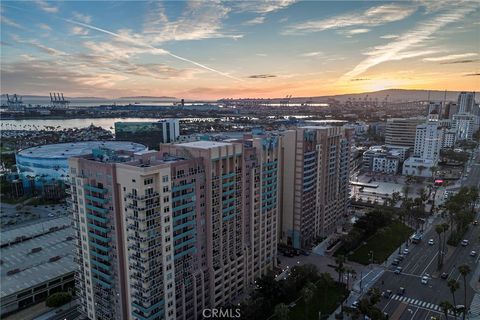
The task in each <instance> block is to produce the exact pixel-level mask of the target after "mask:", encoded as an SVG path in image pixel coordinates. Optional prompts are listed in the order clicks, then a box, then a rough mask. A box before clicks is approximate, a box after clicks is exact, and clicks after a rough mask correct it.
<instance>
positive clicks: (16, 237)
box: [0, 218, 77, 318]
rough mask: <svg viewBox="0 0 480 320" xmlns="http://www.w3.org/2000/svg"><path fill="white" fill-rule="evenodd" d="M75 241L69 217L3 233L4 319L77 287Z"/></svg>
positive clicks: (0, 250) (1, 297)
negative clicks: (53, 295)
mask: <svg viewBox="0 0 480 320" xmlns="http://www.w3.org/2000/svg"><path fill="white" fill-rule="evenodd" d="M73 240H74V238H73V230H72V227H71V220H70V219H69V218H57V219H52V220H48V221H43V222H40V223H34V224H31V225H28V226H24V227H18V228H15V229H11V230H8V231H2V237H1V242H0V243H1V245H0V255H1V263H0V281H1V284H2V290H1V291H0V305H1V306H2V307H1V308H0V310H1V316H2V318H3V317H4V316H6V315H8V314H11V313H13V312H16V311H18V310H20V309H23V308H26V307H29V306H31V305H33V304H37V303H39V302H41V301H44V300H45V299H47V298H48V297H49V296H50V295H51V294H53V293H55V292H58V291H70V290H73V288H74V283H75V280H74V274H75V270H76V268H77V265H76V263H75V262H74V254H73V250H74V241H73Z"/></svg>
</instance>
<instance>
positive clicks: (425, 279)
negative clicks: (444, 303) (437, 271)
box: [422, 276, 428, 284]
mask: <svg viewBox="0 0 480 320" xmlns="http://www.w3.org/2000/svg"><path fill="white" fill-rule="evenodd" d="M427 283H428V277H427V276H423V277H422V284H427Z"/></svg>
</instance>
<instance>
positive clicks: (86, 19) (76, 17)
mask: <svg viewBox="0 0 480 320" xmlns="http://www.w3.org/2000/svg"><path fill="white" fill-rule="evenodd" d="M72 15H73V19H74V20H77V21H80V22H83V23H91V22H92V17H91V16H87V15H85V14H82V13H79V12H76V11H74V12H73V13H72Z"/></svg>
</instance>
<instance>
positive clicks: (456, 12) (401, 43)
mask: <svg viewBox="0 0 480 320" xmlns="http://www.w3.org/2000/svg"><path fill="white" fill-rule="evenodd" d="M448 9H449V10H446V12H445V13H442V14H439V15H437V16H436V17H433V18H431V19H428V20H427V21H426V22H422V23H420V24H418V25H417V26H416V27H415V28H413V29H412V30H410V31H407V32H405V33H404V34H402V35H401V36H400V37H398V38H397V39H396V40H394V41H392V42H390V43H388V44H386V45H382V46H378V47H375V48H373V49H371V50H370V51H368V52H366V53H364V54H365V55H367V56H368V57H367V58H366V59H364V60H363V61H361V62H360V63H359V64H358V65H357V66H356V67H355V68H353V70H351V71H349V72H347V73H346V74H345V75H344V76H343V77H347V78H353V77H356V76H358V75H360V74H362V73H364V72H365V71H367V70H368V69H370V68H372V67H374V66H376V65H378V64H381V63H384V62H387V61H394V60H402V59H407V58H412V57H418V56H421V55H425V54H431V53H432V50H423V51H417V52H415V51H407V50H411V49H412V48H418V47H419V46H421V45H424V43H425V41H427V40H429V39H430V38H431V36H432V35H433V34H434V33H435V32H437V31H438V30H440V29H441V28H443V27H445V26H446V25H448V24H450V23H453V22H456V21H460V20H462V19H463V18H464V17H465V16H466V15H467V14H468V13H470V12H472V11H474V10H475V6H474V5H468V6H467V5H462V6H455V7H453V8H448ZM433 53H434V51H433Z"/></svg>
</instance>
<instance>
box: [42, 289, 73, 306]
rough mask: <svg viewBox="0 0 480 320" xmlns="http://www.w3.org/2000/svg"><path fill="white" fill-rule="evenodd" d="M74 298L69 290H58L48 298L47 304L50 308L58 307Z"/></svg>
mask: <svg viewBox="0 0 480 320" xmlns="http://www.w3.org/2000/svg"><path fill="white" fill-rule="evenodd" d="M71 300H72V295H71V294H70V293H68V292H57V293H54V294H52V295H51V296H50V297H48V298H47V301H46V304H47V307H50V308H58V307H60V306H63V305H64V304H66V303H68V302H70V301H71Z"/></svg>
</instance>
